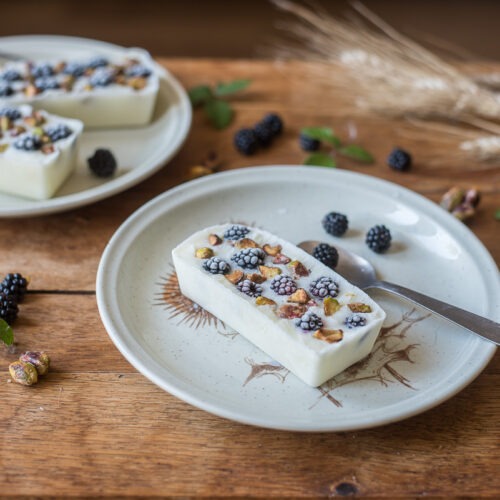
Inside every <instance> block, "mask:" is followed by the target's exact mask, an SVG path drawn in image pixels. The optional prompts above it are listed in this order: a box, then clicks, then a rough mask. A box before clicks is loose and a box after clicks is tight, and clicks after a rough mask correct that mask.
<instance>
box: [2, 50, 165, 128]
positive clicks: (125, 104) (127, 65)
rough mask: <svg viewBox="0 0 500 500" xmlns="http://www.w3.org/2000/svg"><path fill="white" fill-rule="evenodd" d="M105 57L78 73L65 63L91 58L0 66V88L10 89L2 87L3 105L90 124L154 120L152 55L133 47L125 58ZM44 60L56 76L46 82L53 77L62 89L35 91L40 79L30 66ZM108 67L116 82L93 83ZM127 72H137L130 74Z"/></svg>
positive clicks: (156, 78)
mask: <svg viewBox="0 0 500 500" xmlns="http://www.w3.org/2000/svg"><path fill="white" fill-rule="evenodd" d="M106 60H107V62H108V64H107V65H106V66H104V67H98V68H91V69H88V68H87V70H86V72H85V73H84V74H81V75H79V76H75V77H73V76H72V75H68V74H65V73H64V71H65V70H64V67H65V65H68V64H73V65H75V64H76V65H78V64H80V65H82V66H85V64H88V61H84V60H82V61H61V60H52V61H36V62H35V63H33V62H31V61H19V62H17V61H16V62H9V63H7V64H6V65H5V66H3V67H2V68H1V69H0V87H1V86H2V85H3V86H5V85H7V86H8V87H9V88H10V90H8V91H5V90H4V91H3V92H2V90H1V89H0V96H1V97H0V106H12V105H19V104H30V105H31V106H33V107H34V108H35V109H43V110H46V111H48V112H49V113H54V114H58V115H62V116H65V117H68V118H75V119H77V120H81V121H82V122H84V124H85V127H86V128H112V127H130V126H141V125H146V124H147V123H149V122H150V121H151V119H152V116H153V111H154V106H155V102H156V97H157V94H158V89H159V74H158V70H157V69H156V66H155V65H154V63H153V60H152V58H151V56H150V55H149V54H148V53H147V52H146V51H144V50H141V49H130V50H128V51H126V53H124V55H123V57H120V58H106ZM43 64H48V65H50V67H51V68H53V69H54V74H53V75H50V76H47V77H42V80H41V82H42V83H43V81H44V80H43V79H44V78H45V79H46V80H45V81H47V79H52V81H54V80H55V81H56V82H57V84H58V85H59V88H54V89H50V88H47V89H45V90H43V89H42V88H39V89H38V90H36V92H38V93H35V94H34V95H32V94H33V92H32V91H33V89H35V88H36V83H37V78H35V77H33V75H32V74H31V71H32V70H31V69H30V68H32V66H33V65H43ZM132 66H135V67H136V69H138V68H139V67H141V68H143V69H144V68H146V69H147V70H148V73H149V74H148V75H147V76H141V75H140V72H139V73H137V75H138V76H135V75H134V73H133V70H131V67H132ZM107 71H111V72H113V73H114V74H115V75H116V76H115V77H114V78H113V81H112V82H111V83H109V84H106V85H102V86H100V85H92V77H93V73H94V72H100V73H101V74H103V73H106V72H107ZM127 71H132V73H131V74H127ZM9 72H17V73H19V74H20V75H21V76H22V79H20V80H13V81H9V80H8V79H6V78H4V75H8V73H9ZM104 76H105V75H104ZM4 88H5V87H4ZM5 94H10V95H5Z"/></svg>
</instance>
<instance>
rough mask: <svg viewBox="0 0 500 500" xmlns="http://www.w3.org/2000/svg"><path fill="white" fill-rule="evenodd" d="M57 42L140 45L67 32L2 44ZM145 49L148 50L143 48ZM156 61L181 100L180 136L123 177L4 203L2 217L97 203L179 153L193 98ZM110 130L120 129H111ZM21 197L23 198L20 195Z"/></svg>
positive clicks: (6, 40)
mask: <svg viewBox="0 0 500 500" xmlns="http://www.w3.org/2000/svg"><path fill="white" fill-rule="evenodd" d="M27 41H30V42H31V43H36V42H37V41H41V42H42V43H54V44H64V43H69V42H71V43H72V44H75V45H79V44H87V45H94V46H95V47H96V50H97V49H98V47H103V48H104V49H105V50H113V51H119V52H122V51H124V50H129V49H133V48H136V47H124V46H121V45H117V44H114V43H110V42H106V41H101V40H96V39H93V38H85V37H76V36H64V35H48V34H41V35H14V36H5V37H0V47H1V46H2V44H9V43H26V42H27ZM142 50H144V49H142ZM153 64H154V66H155V68H156V69H157V71H158V72H159V75H160V80H164V82H165V83H166V84H167V85H168V86H169V88H170V89H171V90H173V91H174V93H175V94H176V97H177V99H178V106H179V112H180V115H181V117H183V119H182V120H181V121H180V123H179V124H178V126H176V135H175V138H174V141H173V142H172V143H171V146H170V147H169V148H168V149H164V150H162V151H161V152H160V153H158V152H156V154H155V155H154V156H153V157H152V158H150V159H149V161H148V162H146V163H141V164H140V167H138V168H133V169H131V170H130V171H129V172H127V173H126V174H124V175H121V176H120V177H117V178H115V179H112V180H110V181H109V182H106V183H104V184H100V185H98V186H93V187H91V188H88V189H84V190H82V191H78V192H76V193H71V194H68V195H65V196H61V197H56V198H50V199H48V200H42V201H37V200H26V203H28V204H30V206H24V207H23V206H21V207H17V206H7V207H2V206H1V204H0V218H20V217H33V216H41V215H47V214H51V213H58V212H65V211H68V210H72V209H75V208H79V207H82V206H85V205H89V204H92V203H95V202H97V201H100V200H103V199H106V198H109V197H111V196H114V195H116V194H118V193H121V192H122V191H125V190H127V189H129V188H131V187H133V186H135V185H137V184H139V183H141V182H142V181H144V180H146V179H147V178H149V177H151V176H152V175H153V174H155V173H156V172H158V171H159V170H161V169H162V168H163V167H165V166H166V165H167V163H168V162H169V161H170V160H171V159H172V158H173V157H174V156H175V155H176V154H177V153H178V152H179V150H180V149H181V147H182V145H183V144H184V142H185V141H186V139H187V137H188V135H189V132H190V130H191V124H192V119H193V117H192V107H191V103H190V101H189V97H188V94H187V92H186V90H185V89H184V87H183V86H182V85H181V83H180V82H179V81H178V80H177V78H175V77H174V76H173V75H172V73H170V71H169V70H168V69H167V68H165V67H163V66H161V65H160V64H159V63H158V62H157V61H156V60H154V59H153ZM106 130H117V129H116V128H110V129H106ZM19 198H20V199H21V200H22V198H21V197H19Z"/></svg>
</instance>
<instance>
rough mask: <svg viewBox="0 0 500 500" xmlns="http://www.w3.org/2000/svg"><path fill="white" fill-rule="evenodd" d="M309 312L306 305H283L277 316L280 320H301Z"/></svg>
mask: <svg viewBox="0 0 500 500" xmlns="http://www.w3.org/2000/svg"><path fill="white" fill-rule="evenodd" d="M306 311H307V307H306V306H305V305H304V304H283V305H282V306H281V307H280V308H279V309H278V311H277V312H276V314H277V315H278V316H279V317H280V318H284V319H292V318H300V317H301V316H303V314H304V313H305V312H306Z"/></svg>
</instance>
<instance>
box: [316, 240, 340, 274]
mask: <svg viewBox="0 0 500 500" xmlns="http://www.w3.org/2000/svg"><path fill="white" fill-rule="evenodd" d="M313 257H314V258H315V259H318V260H319V261H320V262H323V264H325V266H328V267H331V268H332V269H335V268H336V267H337V264H338V263H339V253H338V252H337V249H336V248H335V247H332V246H331V245H328V244H326V243H320V244H319V245H318V246H316V247H315V248H314V250H313Z"/></svg>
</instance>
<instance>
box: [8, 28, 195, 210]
mask: <svg viewBox="0 0 500 500" xmlns="http://www.w3.org/2000/svg"><path fill="white" fill-rule="evenodd" d="M125 50H126V49H125V48H123V47H119V46H118V45H112V44H109V43H105V42H100V41H97V40H88V39H85V38H74V37H63V36H49V35H33V36H14V37H4V38H0V53H1V52H3V53H8V54H14V55H20V56H23V57H26V58H30V59H35V60H36V59H42V60H43V59H58V58H61V59H64V58H74V59H85V58H88V57H89V56H92V55H94V54H95V55H102V56H105V57H113V56H118V57H119V56H120V55H122V54H123V53H124V51H125ZM157 69H158V71H160V72H161V74H162V76H161V80H160V91H159V95H158V99H157V102H156V107H155V112H154V116H153V120H152V122H151V124H149V125H148V126H146V127H140V128H124V129H106V130H91V131H87V132H84V133H83V137H82V140H81V147H80V154H79V160H78V168H77V170H76V172H75V173H74V174H73V175H72V177H70V179H68V181H67V182H66V183H65V184H64V185H63V186H62V187H61V189H60V190H59V191H58V192H57V193H56V195H55V197H53V198H51V199H49V200H45V201H33V200H28V199H25V198H21V197H16V196H10V195H7V194H2V193H0V217H24V216H33V215H42V214H47V213H52V212H60V211H64V210H69V209H72V208H76V207H80V206H83V205H86V204H88V203H93V202H95V201H98V200H101V199H103V198H107V197H108V196H111V195H113V194H116V193H119V192H121V191H123V190H125V189H127V188H129V187H131V186H134V185H135V184H137V183H139V182H141V181H142V180H144V179H146V178H147V177H149V176H151V175H152V174H153V173H154V172H156V171H157V170H159V169H160V168H161V167H163V166H164V165H165V164H166V162H167V161H168V160H170V159H171V158H172V157H173V156H174V155H175V153H176V152H177V151H178V149H179V148H180V147H181V145H182V143H183V142H184V140H185V139H186V137H187V134H188V132H189V128H190V126H191V105H190V103H189V98H188V96H187V94H186V92H185V90H184V89H183V87H182V86H181V85H180V83H179V82H178V81H177V80H176V79H175V78H174V77H173V76H172V75H171V74H170V73H169V72H168V71H167V70H165V69H164V68H163V67H161V66H160V65H157ZM98 147H104V148H108V149H111V150H112V151H113V153H114V154H115V156H116V158H117V161H118V165H119V169H118V171H117V173H116V175H115V176H114V177H113V178H112V179H98V178H97V177H95V176H93V175H92V174H91V173H90V171H89V169H88V166H87V161H86V159H87V158H88V157H89V156H91V155H92V154H93V152H94V151H95V149H97V148H98Z"/></svg>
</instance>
